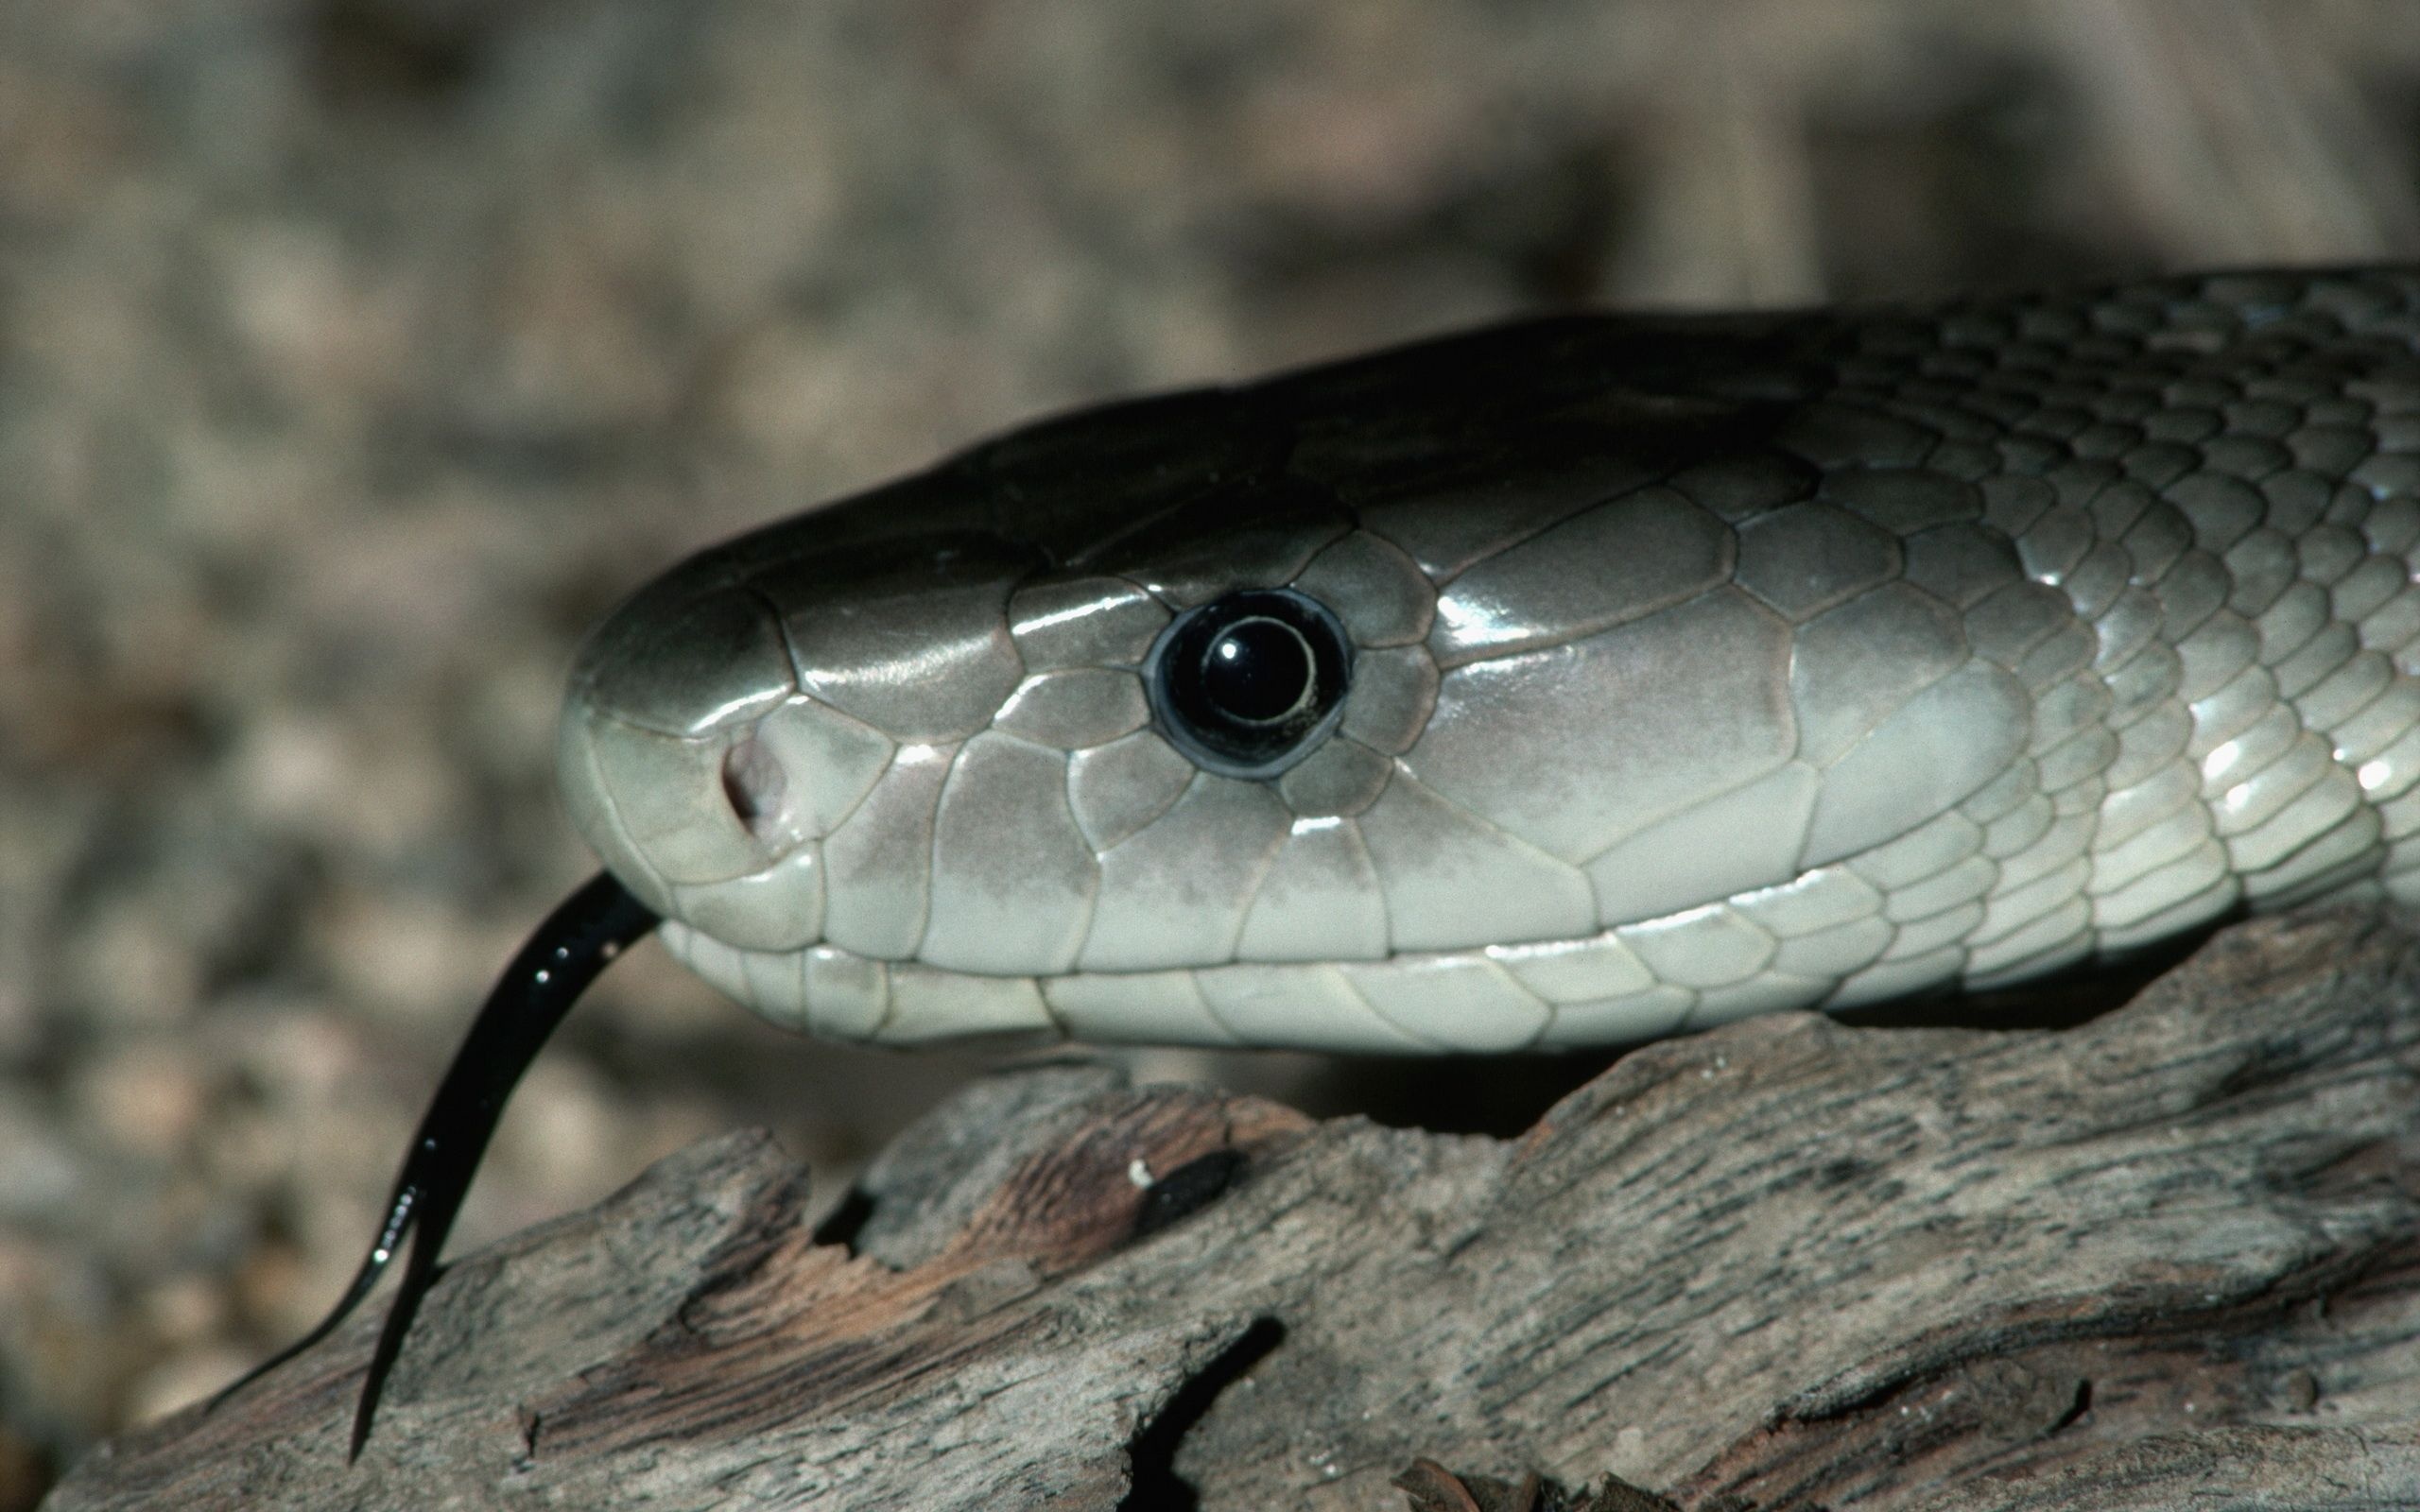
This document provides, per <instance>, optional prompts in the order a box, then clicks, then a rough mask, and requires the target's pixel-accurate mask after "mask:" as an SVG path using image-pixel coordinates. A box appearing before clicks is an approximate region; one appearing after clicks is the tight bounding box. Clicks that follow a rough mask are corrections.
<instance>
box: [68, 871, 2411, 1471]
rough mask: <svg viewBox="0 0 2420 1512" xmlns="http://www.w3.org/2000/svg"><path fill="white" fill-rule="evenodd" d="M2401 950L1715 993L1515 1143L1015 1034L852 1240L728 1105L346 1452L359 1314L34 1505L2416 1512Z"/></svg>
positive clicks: (2300, 930)
mask: <svg viewBox="0 0 2420 1512" xmlns="http://www.w3.org/2000/svg"><path fill="white" fill-rule="evenodd" d="M2415 947H2420V932H2415V926H2414V925H2413V923H2411V921H2409V920H2407V919H2401V918H2399V917H2394V916H2386V915H2379V914H2374V913H2368V912H2362V911H2359V910H2338V911H2334V912H2329V913H2324V914H2319V915H2313V916H2306V917H2299V918H2290V919H2279V920H2268V921H2262V922H2258V923H2255V924H2251V925H2246V926H2242V927H2239V928H2237V929H2235V930H2232V931H2229V932H2227V933H2224V934H2222V935H2221V936H2217V937H2216V938H2215V939H2214V940H2213V941H2212V942H2211V943H2209V944H2208V945H2207V946H2205V947H2204V949H2203V950H2202V951H2201V952H2200V953H2199V954H2196V955H2195V956H2193V957H2192V958H2191V959H2190V960H2189V961H2187V963H2186V964H2184V965H2183V966H2181V967H2179V968H2178V969H2177V970H2175V971H2171V972H2169V974H2167V975H2166V976H2163V977H2161V978H2160V979H2158V980H2157V981H2156V982H2154V983H2153V984H2152V986H2151V988H2149V989H2147V990H2146V991H2145V992H2144V993H2142V994H2141V996H2140V997H2139V998H2137V999H2136V1000H2135V1002H2134V1003H2133V1004H2131V1005H2128V1006H2126V1007H2124V1008H2122V1009H2120V1010H2118V1011H2117V1012H2115V1013H2112V1014H2109V1015H2107V1016H2105V1017H2103V1018H2100V1019H2099V1020H2096V1021H2094V1022H2090V1023H2087V1024H2084V1025H2082V1026H2081V1027H2077V1028H2073V1029H2067V1030H2061V1031H2041V1030H2023V1031H1991V1030H1979V1029H1959V1030H1939V1029H1875V1028H1852V1027H1847V1026H1843V1025H1841V1024H1838V1023H1835V1022H1830V1021H1827V1020H1824V1019H1821V1018H1816V1017H1810V1016H1786V1017H1781V1018H1776V1019H1771V1020H1765V1021H1758V1022H1743V1023H1739V1024H1736V1025H1732V1026H1730V1027H1727V1028H1724V1029H1721V1030H1720V1031H1717V1032H1714V1033H1710V1034H1706V1035H1702V1036H1699V1037H1696V1038H1693V1039H1689V1040H1679V1041H1674V1042H1669V1043H1666V1044H1660V1045H1655V1046H1651V1047H1649V1048H1646V1049H1643V1050H1640V1051H1638V1052H1636V1053H1634V1054H1632V1055H1630V1056H1628V1057H1624V1058H1623V1059H1622V1060H1620V1061H1619V1062H1618V1063H1617V1064H1616V1065H1615V1066H1614V1067H1613V1068H1612V1069H1611V1070H1610V1071H1608V1072H1607V1073H1606V1074H1603V1075H1601V1076H1599V1077H1598V1078H1597V1079H1596V1080H1594V1081H1592V1082H1591V1083H1589V1084H1588V1085H1587V1086H1585V1087H1583V1088H1582V1089H1581V1090H1580V1091H1577V1092H1575V1093H1574V1094H1572V1095H1571V1096H1569V1097H1568V1098H1565V1099H1564V1101H1563V1102H1562V1103H1560V1104H1559V1105H1557V1106H1556V1107H1555V1108H1553V1109H1552V1110H1551V1111H1550V1112H1549V1113H1548V1114H1547V1116H1546V1117H1545V1118H1544V1119H1543V1120H1542V1121H1541V1122H1540V1123H1539V1124H1538V1125H1536V1126H1535V1127H1534V1128H1533V1129H1531V1130H1530V1132H1529V1133H1528V1134H1527V1135H1525V1136H1524V1137H1522V1138H1520V1139H1517V1140H1513V1141H1509V1142H1507V1141H1496V1140H1491V1139H1486V1138H1481V1137H1475V1136H1444V1135H1432V1134H1427V1133H1424V1132H1421V1131H1418V1130H1413V1129H1392V1128H1382V1127H1379V1126H1376V1125H1372V1124H1370V1123H1368V1122H1366V1121H1362V1120H1357V1119H1348V1120H1340V1121H1336V1122H1333V1123H1328V1124H1324V1125H1312V1124H1310V1123H1308V1122H1307V1121H1305V1120H1304V1119H1302V1118H1301V1117H1300V1116H1298V1115H1295V1114H1293V1113H1291V1112H1289V1111H1288V1110H1287V1109H1285V1108H1279V1107H1276V1106H1274V1105H1272V1104H1269V1103H1265V1102H1258V1101H1254V1100H1253V1099H1249V1098H1240V1097H1234V1096H1227V1095H1221V1094H1214V1093H1210V1092H1205V1091H1198V1090H1191V1089H1184V1088H1167V1087H1162V1088H1151V1089H1147V1090H1141V1091H1135V1090H1130V1089H1126V1088H1124V1087H1121V1086H1119V1085H1117V1084H1116V1083H1115V1077H1114V1076H1113V1075H1112V1074H1110V1073H1108V1072H1106V1071H1104V1070H1101V1069H1099V1068H1097V1067H1088V1066H1084V1065H1080V1064H1055V1065H1047V1066H1041V1067H1034V1068H1028V1069H1024V1070H1021V1071H1017V1072H1012V1073H1009V1074H1003V1075H1002V1076H1000V1077H996V1078H994V1079H993V1080H992V1081H989V1082H985V1083H982V1084H979V1085H978V1086H977V1087H976V1088H975V1089H973V1090H972V1091H969V1092H968V1093H966V1094H964V1095H962V1096H961V1097H960V1098H959V1099H958V1100H957V1101H955V1102H953V1103H952V1104H950V1105H948V1106H947V1107H945V1108H943V1109H942V1110H941V1111H940V1112H938V1113H936V1114H935V1115H934V1116H933V1118H931V1119H929V1120H928V1121H927V1122H926V1123H925V1125H922V1126H921V1127H920V1128H918V1129H917V1130H915V1131H913V1132H912V1133H911V1134H910V1135H909V1136H908V1137H907V1138H906V1139H905V1140H904V1141H903V1142H902V1143H901V1144H899V1145H898V1146H895V1147H894V1149H893V1150H892V1151H891V1153H890V1155H889V1156H887V1157H886V1158H885V1160H883V1161H882V1162H880V1163H879V1164H877V1166H876V1167H875V1168H874V1169H873V1171H872V1172H871V1173H870V1175H869V1177H868V1183H867V1185H868V1188H869V1198H870V1203H871V1207H870V1209H869V1211H868V1216H867V1220H866V1222H865V1223H864V1225H863V1226H862V1227H861V1228H860V1229H858V1231H857V1233H856V1246H857V1249H856V1253H852V1252H851V1251H850V1250H849V1249H847V1248H844V1247H842V1246H838V1245H817V1244H815V1243H814V1242H813V1241H812V1238H811V1236H810V1235H809V1234H808V1232H807V1231H806V1230H805V1229H804V1228H803V1226H802V1223H801V1218H800V1213H801V1209H802V1202H803V1198H804V1174H803V1173H801V1172H800V1171H798V1170H797V1169H796V1168H794V1167H793V1166H792V1165H790V1163H789V1162H788V1161H787V1160H785V1159H784V1158H783V1157H782V1156H781V1154H780V1153H779V1152H778V1151H777V1150H776V1149H774V1148H773V1146H772V1145H771V1143H770V1142H769V1139H768V1138H767V1137H765V1136H763V1135H760V1134H752V1133H743V1134H735V1135H732V1136H729V1137H727V1138H724V1139H720V1140H717V1141H713V1142H710V1143H704V1144H700V1145H698V1146H696V1147H694V1148H692V1149H690V1150H687V1151H685V1152H683V1154H681V1155H678V1156H676V1157H674V1158H672V1159H670V1160H666V1161H664V1162H662V1163H661V1164H659V1165H658V1166H656V1167H655V1168H654V1169H652V1170H651V1171H649V1172H648V1174H647V1176H646V1177H643V1178H642V1179H640V1180H639V1181H637V1182H636V1183H634V1184H633V1185H631V1187H630V1188H629V1189H627V1190H625V1191H624V1192H622V1193H621V1194H617V1195H616V1196H615V1197H614V1198H613V1199H611V1200H609V1201H607V1202H605V1203H603V1204H600V1205H599V1206H598V1207H596V1208H595V1209H593V1210H591V1211H587V1212H584V1213H581V1214H579V1215H576V1216H574V1217H571V1218H567V1219H564V1220H562V1221H560V1222H557V1223H553V1224H550V1225H547V1226H545V1227H544V1228H540V1229H532V1230H530V1231H528V1232H527V1233H525V1234H522V1235H520V1236H518V1237H516V1238H514V1239H512V1240H510V1241H509V1242H507V1243H505V1244H502V1245H499V1246H494V1247H493V1248H491V1249H488V1250H485V1251H482V1252H480V1253H478V1254H475V1255H473V1256H471V1257H469V1258H468V1259H465V1260H463V1261H461V1262H459V1263H457V1264H455V1265H454V1266H453V1267H452V1269H451V1270H450V1271H449V1272H448V1274H447V1275H446V1276H445V1278H444V1280H442V1282H441V1284H440V1285H439V1286H438V1288H437V1289H436V1291H435V1292H434V1293H433V1294H432V1295H431V1297H430V1298H429V1301H428V1305H427V1308H426V1311H425V1313H424V1314H423V1321H422V1323H421V1325H420V1327H419V1328H418V1329H417V1330H416V1332H414V1334H413V1336H412V1338H411V1340H410V1343H409V1346H408V1348H407V1349H406V1354H405V1357H404V1363H403V1366H402V1367H401V1368H400V1369H399V1370H398V1371H397V1373H396V1376H395V1378H394V1382H393V1384H392V1386H391V1387H390V1390H389V1400H388V1405H387V1407H386V1409H385V1411H384V1413H383V1415H382V1416H381V1417H380V1419H379V1422H378V1426H377V1431H376V1433H375V1434H374V1435H372V1439H371V1441H370V1444H369V1447H368V1449H367V1451H366V1452H365V1453H364V1456H363V1458H362V1460H361V1462H360V1464H359V1465H357V1466H354V1467H351V1468H348V1467H347V1466H346V1464H345V1462H344V1456H343V1441H344V1438H343V1435H344V1425H345V1419H346V1414H347V1413H348V1411H349V1410H350V1402H351V1397H352V1394H353V1392H354V1389H355V1387H356V1385H357V1383H358V1380H359V1374H360V1370H361V1366H362V1362H363V1359H364V1357H365V1354H366V1351H367V1349H368V1346H369V1339H370V1334H371V1330H372V1325H373V1324H374V1321H375V1320H374V1318H363V1319H361V1320H359V1321H358V1322H357V1323H356V1325H355V1326H354V1327H352V1328H350V1329H348V1330H347V1331H345V1332H343V1333H342V1334H341V1335H340V1336H338V1337H337V1338H335V1339H332V1340H331V1341H330V1342H329V1343H328V1344H327V1345H326V1346H324V1347H323V1348H322V1349H320V1350H318V1351H315V1352H314V1353H312V1354H311V1355H308V1356H305V1357H304V1358H302V1359H301V1360H299V1361H297V1362H296V1363H295V1364H294V1365H293V1366H291V1367H290V1368H288V1369H286V1370H285V1371H283V1372H280V1373H279V1374H277V1375H275V1376H272V1377H271V1378H269V1379H268V1380H267V1381H265V1382H263V1383H261V1384H260V1385H258V1386H257V1387H255V1388H254V1389H252V1390H251V1392H249V1393H247V1394H245V1395H244V1396H241V1397H239V1398H237V1399H236V1400H234V1401H233V1402H232V1403H231V1404H230V1405H229V1406H227V1407H226V1408H225V1409H223V1410H222V1411H221V1412H220V1413H219V1414H218V1415H216V1417H205V1416H202V1415H201V1414H199V1413H197V1412H190V1411H189V1412H185V1413H182V1414H179V1415H177V1416H175V1417H170V1418H168V1419H166V1420H164V1421H163V1422H161V1423H158V1424H155V1425H153V1426H151V1427H148V1428H146V1429H144V1430H141V1431H139V1432H137V1433H135V1434H132V1435H128V1436H127V1437H126V1438H124V1439H122V1440H120V1441H118V1442H117V1443H115V1444H113V1445H112V1446H110V1447H109V1448H107V1449H105V1450H104V1451H103V1452H101V1453H99V1454H97V1455H95V1456H94V1457H93V1458H91V1459H90V1460H88V1461H87V1462H86V1463H85V1464H84V1465H82V1466H81V1467H79V1468H78V1469H77V1470H76V1471H75V1472H74V1473H73V1474H72V1475H71V1476H70V1477H69V1479H68V1480H67V1482H66V1483H64V1484H63V1485H62V1486H61V1488H60V1490H59V1491H58V1493H57V1494H56V1496H55V1497H54V1499H53V1503H52V1504H53V1505H54V1506H56V1507H58V1508H59V1509H60V1512H87V1509H100V1508H130V1507H136V1506H169V1505H173V1506H178V1507H185V1508H209V1507H222V1506H223V1507H233V1506H237V1505H241V1506H245V1507H250V1508H285V1507H313V1508H332V1507H345V1508H373V1507H405V1506H412V1507H420V1506H432V1505H439V1504H443V1505H447V1506H454V1507H463V1508H484V1507H523V1506H557V1505H561V1506H580V1507H595V1508H606V1507H616V1506H640V1505H644V1506H647V1507H649V1508H683V1507H701V1508H702V1507H740V1508H770V1507H806V1506H814V1507H818V1508H856V1507H864V1508H874V1507H883V1508H897V1507H916V1508H931V1509H942V1508H969V1509H972V1508H977V1507H980V1508H985V1509H1000V1508H1011V1507H1047V1508H1054V1509H1063V1512H1074V1509H1086V1508H1098V1509H1109V1508H1115V1507H1119V1506H1121V1505H1126V1506H1140V1505H1160V1504H1179V1503H1181V1499H1182V1496H1183V1494H1184V1492H1183V1489H1182V1486H1181V1485H1180V1483H1184V1484H1189V1485H1190V1486H1192V1487H1194V1488H1195V1489H1196V1490H1197V1491H1198V1494H1199V1496H1200V1505H1201V1506H1202V1507H1204V1508H1268V1507H1292V1506H1302V1507H1314V1508H1389V1509H1395V1508H1402V1507H1404V1506H1406V1505H1407V1504H1408V1503H1407V1501H1406V1498H1407V1494H1408V1493H1407V1491H1406V1490H1404V1489H1402V1488H1399V1487H1397V1486H1395V1485H1393V1484H1392V1483H1393V1481H1394V1480H1395V1478H1396V1477H1398V1476H1403V1475H1405V1474H1406V1473H1407V1470H1406V1467H1408V1466H1409V1465H1410V1464H1411V1462H1412V1461H1413V1460H1414V1459H1416V1458H1426V1459H1427V1460H1429V1461H1432V1462H1434V1463H1433V1465H1432V1466H1431V1467H1430V1468H1429V1470H1427V1471H1423V1472H1422V1473H1423V1475H1426V1476H1427V1477H1428V1478H1427V1479H1426V1480H1420V1481H1417V1482H1416V1483H1415V1484H1416V1485H1417V1486H1421V1487H1423V1489H1421V1490H1420V1491H1419V1492H1418V1494H1422V1495H1428V1496H1431V1497H1432V1498H1433V1497H1446V1496H1450V1495H1452V1494H1456V1488H1457V1487H1458V1486H1461V1484H1462V1482H1461V1480H1460V1479H1459V1478H1461V1477H1469V1478H1470V1479H1469V1481H1468V1485H1469V1486H1474V1487H1476V1486H1483V1485H1486V1484H1487V1483H1489V1482H1497V1483H1500V1485H1499V1486H1498V1489H1499V1490H1500V1489H1501V1488H1502V1487H1506V1486H1518V1485H1519V1484H1520V1483H1521V1482H1522V1481H1523V1478H1524V1476H1525V1475H1527V1474H1528V1473H1530V1472H1536V1473H1538V1474H1539V1475H1541V1476H1543V1477H1545V1478H1546V1484H1545V1485H1544V1486H1541V1487H1540V1488H1539V1489H1538V1490H1537V1491H1536V1492H1535V1494H1534V1496H1533V1498H1532V1500H1533V1503H1534V1504H1535V1505H1537V1506H1538V1507H1540V1508H1549V1507H1563V1506H1588V1505H1602V1506H1614V1505H1651V1504H1652V1503H1651V1501H1647V1500H1617V1499H1616V1498H1617V1497H1618V1498H1629V1497H1632V1496H1633V1494H1634V1490H1636V1491H1644V1492H1650V1493H1655V1494H1659V1495H1662V1496H1665V1497H1668V1498H1669V1499H1670V1500H1671V1501H1672V1502H1674V1503H1677V1504H1678V1505H1679V1506H1681V1507H1684V1508H1689V1509H1693V1512H1694V1509H1708V1512H1712V1509H1728V1512H1745V1509H1749V1508H1755V1509H1758V1512H1773V1509H1781V1508H1806V1509H1812V1508H1817V1507H1828V1508H1849V1507H1856V1508H1861V1509H1862V1508H1873V1509H1890V1512H1899V1509H1909V1512H1914V1509H1919V1508H1922V1509H1927V1512H1947V1509H1951V1508H1957V1509H1983V1508H1992V1509H2010V1512H2014V1509H2019V1508H2023V1509H2028V1512H2031V1509H2049V1508H2060V1509H2070V1508H2073V1509H2082V1508H2086V1507H2091V1508H2099V1509H2108V1508H2147V1509H2148V1508H2184V1507H2187V1506H2192V1507H2205V1506H2212V1505H2250V1504H2257V1505H2259V1506H2262V1507H2309V1508H2320V1507H2326V1508H2356V1507H2360V1508H2371V1507H2376V1508H2385V1507H2408V1506H2411V1505H2412V1504H2414V1503H2415V1501H2420V1431H2415V1427H2414V1424H2415V1422H2420V1243H2416V1242H2415V1241H2416V1240H2420V1146H2415V1141H2414V1138H2413V1135H2414V1128H2415V1119H2414V1113H2415V1111H2416V1110H2420V1098H2415V1090H2416V1089H2415V1078H2416V1076H2420V954H2415ZM1180 1172H1184V1173H1187V1174H1186V1175H1185V1176H1184V1177H1182V1178H1180V1177H1177V1176H1176V1173H1180ZM1154 1183H1156V1186H1155V1185H1154ZM1180 1186H1182V1187H1184V1188H1186V1191H1185V1193H1184V1200H1182V1201H1179V1200H1172V1199H1171V1196H1170V1189H1172V1188H1175V1187H1180ZM1188 1208H1190V1209H1191V1210H1192V1211H1187V1209H1188ZM1147 1213H1148V1214H1149V1216H1146V1214H1147ZM1171 1403H1174V1404H1175V1405H1174V1406H1173V1407H1172V1406H1171ZM1431 1472H1433V1473H1431ZM1609 1476H1614V1477H1618V1480H1619V1482H1620V1483H1627V1484H1626V1485H1616V1484H1613V1483H1609V1482H1608V1481H1607V1480H1606V1478H1607V1477H1609ZM1439 1477H1443V1478H1442V1479H1441V1478H1439ZM1137 1481H1139V1482H1140V1483H1141V1489H1139V1490H1137V1491H1134V1492H1133V1493H1132V1500H1129V1497H1130V1484H1131V1483H1133V1482H1137ZM1489 1494H1490V1495H1495V1494H1496V1492H1495V1491H1491V1492H1490V1493H1489ZM1522 1494H1530V1493H1527V1492H1524V1493H1522ZM1600 1498H1601V1500H1600ZM1172 1499H1174V1500H1172ZM1448 1504H1450V1503H1448ZM1475 1504H1485V1503H1475Z"/></svg>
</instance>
